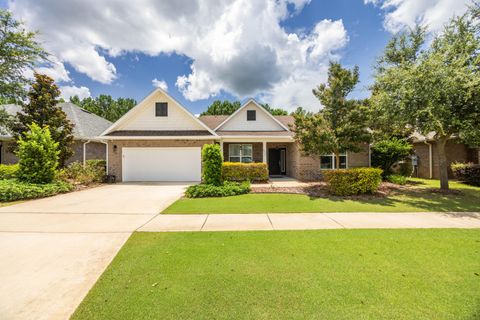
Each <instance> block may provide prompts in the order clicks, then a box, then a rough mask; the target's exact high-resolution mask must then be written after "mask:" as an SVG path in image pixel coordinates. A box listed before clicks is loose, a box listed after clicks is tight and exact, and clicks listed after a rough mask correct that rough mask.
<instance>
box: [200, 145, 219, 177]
mask: <svg viewBox="0 0 480 320" xmlns="http://www.w3.org/2000/svg"><path fill="white" fill-rule="evenodd" d="M202 162H203V174H202V178H203V179H202V180H203V182H204V183H206V184H213V185H216V186H219V185H221V184H222V162H223V157H222V152H221V150H220V146H219V145H218V144H206V145H205V146H204V147H203V149H202Z"/></svg>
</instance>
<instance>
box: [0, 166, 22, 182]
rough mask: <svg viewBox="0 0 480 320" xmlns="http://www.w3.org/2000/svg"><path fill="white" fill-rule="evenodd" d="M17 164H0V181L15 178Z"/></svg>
mask: <svg viewBox="0 0 480 320" xmlns="http://www.w3.org/2000/svg"><path fill="white" fill-rule="evenodd" d="M17 171H18V164H0V180H3V179H13V178H16V177H17Z"/></svg>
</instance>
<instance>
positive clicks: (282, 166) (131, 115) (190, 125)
mask: <svg viewBox="0 0 480 320" xmlns="http://www.w3.org/2000/svg"><path fill="white" fill-rule="evenodd" d="M292 124H293V117H291V116H272V115H271V114H270V113H269V112H268V111H266V110H265V109H264V108H263V107H261V106H260V105H259V104H258V103H257V102H256V101H255V100H253V99H250V100H248V101H247V102H246V103H244V104H243V105H242V106H241V107H240V108H239V109H238V110H237V111H236V112H235V113H233V114H232V115H230V116H201V117H199V118H197V117H195V116H194V115H192V114H191V113H190V112H189V111H187V110H186V109H185V108H184V107H183V106H182V105H181V104H180V103H178V102H177V101H176V100H175V99H173V98H172V97H171V96H169V95H168V94H167V93H166V92H165V91H163V90H162V89H160V88H157V89H155V90H154V91H153V92H152V93H151V94H149V95H148V96H147V97H146V98H145V99H144V100H143V101H141V102H140V103H139V104H138V105H137V106H135V107H134V108H132V109H131V110H130V111H129V112H128V113H126V114H125V115H124V116H123V117H122V118H120V119H119V120H118V121H117V122H115V123H114V124H113V125H112V126H110V127H109V128H108V129H107V130H105V132H103V134H102V135H101V136H100V138H101V139H102V140H105V141H107V143H108V154H107V168H108V173H109V174H111V175H115V176H116V179H117V181H200V180H201V170H202V168H201V148H202V146H203V145H204V144H211V143H218V144H219V145H220V147H221V149H222V152H223V156H224V160H225V161H232V162H265V163H267V164H268V168H269V172H270V175H274V176H277V175H278V176H290V177H293V178H297V179H300V180H317V179H320V178H321V176H322V170H329V169H332V168H333V167H334V157H333V155H325V156H322V157H308V156H305V155H304V154H302V152H301V151H300V149H301V148H300V145H299V144H298V143H297V142H295V140H294V137H293V133H292V131H291V130H290V125H292ZM368 165H369V146H368V144H365V145H363V146H362V150H361V152H359V153H350V152H349V153H346V154H344V155H342V156H341V157H340V166H341V167H343V168H350V167H365V166H368Z"/></svg>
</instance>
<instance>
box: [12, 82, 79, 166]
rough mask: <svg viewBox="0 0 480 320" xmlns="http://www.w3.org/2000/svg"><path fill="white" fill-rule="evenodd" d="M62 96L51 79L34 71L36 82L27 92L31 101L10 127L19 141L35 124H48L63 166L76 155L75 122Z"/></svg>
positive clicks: (45, 125)
mask: <svg viewBox="0 0 480 320" xmlns="http://www.w3.org/2000/svg"><path fill="white" fill-rule="evenodd" d="M59 96H60V90H59V89H58V87H57V85H56V84H55V83H54V81H53V79H52V78H50V77H48V76H46V75H41V74H38V73H35V83H33V84H32V86H31V88H30V90H29V92H28V98H29V99H28V100H29V101H28V103H26V104H23V105H22V112H21V113H18V114H17V117H16V120H15V121H14V123H13V124H12V127H11V129H12V131H13V136H14V138H15V140H17V141H18V140H19V139H20V138H21V137H23V136H25V133H26V132H27V131H28V130H29V126H30V124H32V123H35V124H37V125H38V126H40V127H42V128H43V127H48V128H49V131H50V135H51V137H52V139H53V140H54V141H55V142H57V143H58V150H59V158H58V161H59V164H60V166H63V165H64V164H65V161H66V160H67V159H68V158H70V157H71V156H72V155H73V150H72V144H73V125H72V123H71V122H70V121H69V120H68V119H67V115H66V114H65V112H63V110H62V108H61V107H60V106H59V105H58V103H59V100H58V97H59Z"/></svg>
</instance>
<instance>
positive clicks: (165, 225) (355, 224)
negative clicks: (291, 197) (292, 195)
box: [137, 212, 480, 232]
mask: <svg viewBox="0 0 480 320" xmlns="http://www.w3.org/2000/svg"><path fill="white" fill-rule="evenodd" d="M376 228H381V229H389V228H392V229H395V228H480V213H472V212H447V213H444V212H442V213H440V212H413V213H412V212H408V213H382V212H354V213H347V212H338V213H285V214H210V215H208V214H202V215H190V214H184V215H158V216H156V217H155V218H154V219H152V220H151V221H150V222H148V223H147V224H145V225H144V226H142V227H141V228H139V229H138V230H137V231H146V232H166V231H244V230H314V229H376Z"/></svg>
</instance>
